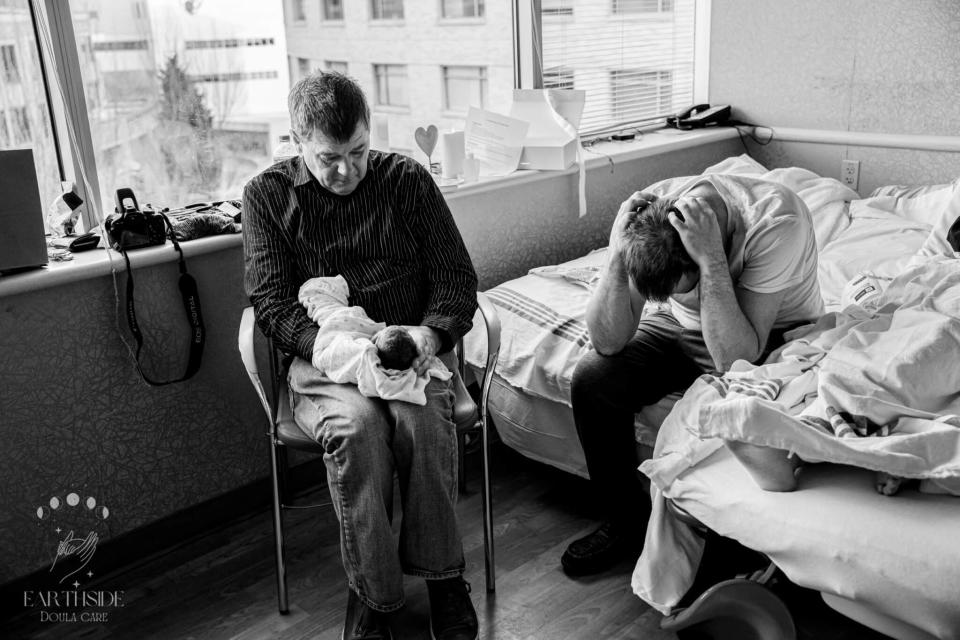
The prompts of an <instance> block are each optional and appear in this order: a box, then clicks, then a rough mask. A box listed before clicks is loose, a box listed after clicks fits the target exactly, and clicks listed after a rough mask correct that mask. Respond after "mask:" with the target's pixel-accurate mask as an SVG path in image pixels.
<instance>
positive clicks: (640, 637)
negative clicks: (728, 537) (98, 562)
mask: <svg viewBox="0 0 960 640" xmlns="http://www.w3.org/2000/svg"><path fill="white" fill-rule="evenodd" d="M478 457H479V456H476V455H471V456H468V478H469V479H468V485H467V491H466V492H464V493H463V494H462V495H461V498H460V502H459V505H458V514H459V516H460V521H461V528H462V530H463V532H464V540H463V543H464V552H465V554H466V558H467V565H468V570H467V576H466V577H467V579H468V581H469V582H470V583H471V584H472V586H473V601H474V604H475V606H476V608H477V613H478V615H479V618H480V637H481V638H484V639H488V640H493V639H496V640H529V639H541V638H542V639H550V640H562V639H564V638H570V639H576V640H594V639H601V638H602V639H610V640H616V639H621V638H622V639H630V640H663V639H668V638H669V639H673V638H676V636H675V635H674V634H671V633H667V632H664V631H662V630H661V629H660V628H659V621H660V615H659V614H658V613H657V612H656V611H653V610H651V609H650V608H649V607H647V606H646V605H645V604H644V603H643V602H642V601H641V600H639V599H638V598H637V597H636V596H634V595H633V594H632V592H631V591H630V574H631V571H632V569H633V563H632V562H626V563H623V564H621V565H620V566H618V567H616V568H614V569H612V570H611V571H609V572H607V573H605V574H603V575H601V576H597V577H593V578H586V579H578V580H573V579H570V578H568V577H567V576H566V575H565V574H564V573H563V572H562V571H561V569H560V563H559V559H560V554H561V553H562V551H563V549H564V548H565V546H566V545H567V543H568V542H569V541H570V540H572V539H574V538H576V537H578V536H581V535H583V534H585V533H587V532H589V531H590V530H591V529H592V528H593V527H594V526H596V522H595V520H594V517H595V515H596V514H595V513H594V512H593V510H592V506H591V500H590V494H589V492H588V490H587V483H586V482H585V481H583V480H581V479H579V478H575V477H573V476H571V475H569V474H566V473H563V472H560V471H556V470H554V469H552V468H549V467H547V466H544V465H541V464H538V463H535V462H531V461H529V460H526V459H525V458H523V457H521V456H519V455H518V454H516V453H514V452H512V451H511V450H509V449H508V448H506V447H505V446H503V445H495V447H494V451H493V456H492V459H493V472H494V508H495V512H494V513H495V532H496V536H495V537H496V541H497V545H496V566H497V591H496V593H495V594H487V593H486V591H485V588H484V577H483V532H482V526H481V511H480V494H479V488H480V484H479V464H478V462H479V461H478V459H477V458H478ZM303 497H304V498H306V499H308V500H309V499H311V498H313V499H325V498H326V490H325V489H323V490H322V491H314V492H312V494H309V495H306V496H303ZM285 522H286V524H287V558H288V572H289V575H288V580H289V589H290V613H289V614H288V615H280V614H279V613H278V612H277V605H276V602H277V601H276V581H275V580H276V579H275V574H274V565H273V552H272V536H273V529H272V525H271V522H270V517H269V514H268V513H267V512H265V511H264V512H258V513H255V514H252V515H250V516H247V517H244V518H242V519H240V520H237V521H234V522H230V523H227V524H225V525H224V526H223V528H221V529H219V530H217V531H213V532H210V533H209V534H207V535H204V536H202V537H200V538H197V539H194V540H190V541H186V542H184V543H183V544H181V545H180V546H179V547H177V548H175V549H174V550H172V551H169V552H165V553H163V554H160V555H158V556H157V557H153V558H149V559H146V560H145V561H144V562H142V563H141V564H139V565H138V566H135V567H130V568H126V569H124V570H122V571H118V572H114V574H112V575H110V576H105V577H104V579H103V580H102V581H101V582H100V586H99V588H101V589H122V590H124V592H125V593H124V601H125V603H126V605H125V606H124V607H123V608H121V609H117V610H115V611H114V612H111V613H110V618H109V620H108V621H107V623H105V624H95V623H83V622H79V621H78V622H74V623H59V624H57V623H50V622H46V623H41V622H40V621H39V620H38V619H37V615H36V614H33V615H32V616H30V617H27V618H26V619H20V620H15V621H13V624H11V625H7V628H6V629H4V630H2V632H0V636H3V637H5V638H38V639H57V640H59V639H60V638H136V639H138V640H139V639H148V638H157V639H163V640H167V639H181V638H182V639H186V638H197V639H204V640H205V639H208V638H210V639H215V638H236V639H244V640H247V639H266V638H277V639H282V640H300V639H307V638H310V639H320V640H336V639H338V638H339V637H340V627H341V624H342V619H343V613H344V606H345V603H346V587H345V578H344V573H343V569H342V566H341V564H340V557H339V555H340V552H339V540H338V532H337V526H336V517H335V515H334V513H333V511H332V510H331V508H330V507H326V508H321V509H306V510H295V511H292V512H289V511H288V512H287V515H286V518H285ZM406 586H407V605H406V607H405V608H404V609H402V610H401V611H399V612H397V613H396V614H394V615H393V618H392V622H391V626H392V628H393V630H394V633H395V637H396V638H398V639H403V640H407V639H410V640H428V639H429V638H430V633H429V631H428V625H429V605H428V602H427V594H426V588H425V587H424V584H423V581H422V580H419V579H414V578H408V579H407V583H406Z"/></svg>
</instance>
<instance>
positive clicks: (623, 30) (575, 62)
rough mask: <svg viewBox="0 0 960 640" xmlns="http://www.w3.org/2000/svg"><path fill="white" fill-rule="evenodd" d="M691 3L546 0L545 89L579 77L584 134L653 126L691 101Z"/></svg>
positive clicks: (681, 0) (683, 0)
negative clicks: (583, 101) (582, 97)
mask: <svg viewBox="0 0 960 640" xmlns="http://www.w3.org/2000/svg"><path fill="white" fill-rule="evenodd" d="M695 4H696V2H695V0H576V2H574V0H544V2H543V4H542V5H541V12H542V13H541V18H542V21H541V25H542V26H541V32H542V40H543V44H542V47H541V51H542V59H541V68H542V69H544V72H543V81H544V86H550V85H555V86H566V85H568V84H570V83H572V81H573V78H576V88H577V89H581V90H584V91H585V92H586V103H585V105H584V110H583V116H582V118H581V121H580V133H581V135H585V136H589V135H591V134H601V133H604V132H609V131H615V130H617V129H620V128H624V127H628V126H640V125H647V124H656V123H657V122H662V120H663V118H664V117H665V116H667V115H669V114H671V113H676V112H677V111H679V110H681V109H683V108H685V107H687V106H689V105H690V104H691V103H692V102H693V84H694V54H695V50H694V45H695V41H694V35H695V32H694V27H695V24H694V18H695V10H696V6H695ZM574 8H575V9H576V10H574ZM559 70H562V71H559ZM561 74H562V75H561Z"/></svg>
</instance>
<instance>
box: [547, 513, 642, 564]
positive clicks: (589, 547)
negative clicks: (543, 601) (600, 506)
mask: <svg viewBox="0 0 960 640" xmlns="http://www.w3.org/2000/svg"><path fill="white" fill-rule="evenodd" d="M643 537H644V531H643V530H642V529H641V528H640V527H627V526H623V525H617V524H614V523H612V522H605V523H603V524H602V525H600V528H599V529H597V530H596V531H594V532H593V533H591V534H590V535H588V536H584V537H582V538H579V539H577V540H574V541H573V542H571V543H570V546H568V547H567V550H566V551H564V552H563V556H561V557H560V564H561V565H563V570H564V571H565V572H566V573H567V575H569V576H588V575H592V574H594V573H600V572H601V571H605V570H606V569H609V568H610V567H612V566H614V565H615V564H617V563H618V562H620V561H621V560H624V559H626V558H630V557H633V558H634V559H636V558H637V556H639V555H640V551H641V550H642V549H643Z"/></svg>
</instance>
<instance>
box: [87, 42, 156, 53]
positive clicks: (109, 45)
mask: <svg viewBox="0 0 960 640" xmlns="http://www.w3.org/2000/svg"><path fill="white" fill-rule="evenodd" d="M147 48H148V45H147V41H146V40H111V41H109V42H94V43H93V50H94V51H146V50H147Z"/></svg>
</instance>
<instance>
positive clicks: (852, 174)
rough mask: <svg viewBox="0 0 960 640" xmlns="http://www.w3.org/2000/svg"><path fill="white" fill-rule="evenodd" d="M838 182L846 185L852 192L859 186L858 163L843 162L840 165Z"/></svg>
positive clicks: (856, 161)
mask: <svg viewBox="0 0 960 640" xmlns="http://www.w3.org/2000/svg"><path fill="white" fill-rule="evenodd" d="M840 182H842V183H843V184H845V185H847V186H848V187H850V188H851V189H853V190H854V191H856V190H857V186H858V185H859V184H860V161H859V160H844V161H843V162H841V163H840Z"/></svg>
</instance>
